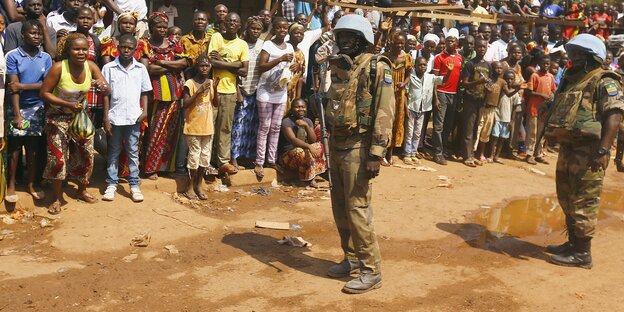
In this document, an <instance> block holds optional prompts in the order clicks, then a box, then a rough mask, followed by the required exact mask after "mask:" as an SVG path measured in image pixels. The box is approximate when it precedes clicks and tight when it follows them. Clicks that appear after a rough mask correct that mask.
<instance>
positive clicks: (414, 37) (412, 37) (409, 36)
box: [406, 34, 416, 40]
mask: <svg viewBox="0 0 624 312" xmlns="http://www.w3.org/2000/svg"><path fill="white" fill-rule="evenodd" d="M406 39H407V40H416V36H414V35H409V34H408V35H407V38H406Z"/></svg>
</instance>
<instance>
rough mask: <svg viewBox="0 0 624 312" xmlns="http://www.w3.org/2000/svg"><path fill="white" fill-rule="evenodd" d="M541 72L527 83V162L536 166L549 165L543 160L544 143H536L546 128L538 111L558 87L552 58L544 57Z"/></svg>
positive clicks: (539, 62) (540, 62) (540, 66)
mask: <svg viewBox="0 0 624 312" xmlns="http://www.w3.org/2000/svg"><path fill="white" fill-rule="evenodd" d="M538 65H539V70H538V71H537V72H535V73H533V74H532V75H531V77H530V78H529V81H528V82H527V93H528V94H529V98H528V101H527V157H526V162H528V163H529V164H532V165H535V164H537V163H538V162H540V163H544V164H547V163H548V162H547V161H546V160H545V159H544V158H543V155H542V145H543V143H544V142H536V140H537V136H538V134H539V133H540V131H541V128H542V127H543V126H544V125H543V121H541V120H539V119H538V114H537V112H538V110H539V107H540V105H542V103H544V102H545V101H548V100H550V99H552V98H553V96H554V94H555V91H557V87H556V86H555V77H553V75H552V74H551V73H550V58H549V57H548V56H543V57H542V58H541V59H540V60H539V61H538Z"/></svg>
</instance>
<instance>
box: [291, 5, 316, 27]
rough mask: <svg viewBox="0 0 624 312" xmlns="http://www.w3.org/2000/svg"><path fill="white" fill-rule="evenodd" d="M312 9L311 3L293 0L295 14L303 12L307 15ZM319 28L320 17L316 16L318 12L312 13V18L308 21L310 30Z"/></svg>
mask: <svg viewBox="0 0 624 312" xmlns="http://www.w3.org/2000/svg"><path fill="white" fill-rule="evenodd" d="M313 10H314V6H313V5H312V4H311V3H307V2H303V1H295V14H301V13H303V14H305V15H306V16H309V15H310V13H312V11H313ZM304 26H305V25H304ZM319 28H321V18H320V17H319V16H318V14H316V13H314V15H313V16H312V20H311V21H310V30H315V29H319Z"/></svg>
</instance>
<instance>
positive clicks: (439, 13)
mask: <svg viewBox="0 0 624 312" xmlns="http://www.w3.org/2000/svg"><path fill="white" fill-rule="evenodd" d="M265 1H266V5H267V6H269V5H270V2H271V0H265ZM303 1H304V2H309V3H315V2H316V0H303ZM327 4H328V5H331V6H340V7H342V8H343V9H351V10H355V9H363V10H376V11H380V12H384V13H396V16H414V17H421V18H435V19H441V20H451V21H461V22H477V23H487V24H499V23H502V22H503V21H509V22H512V23H527V24H556V25H561V26H575V27H583V26H585V23H584V22H583V21H581V20H569V19H562V18H544V17H537V16H519V15H508V14H493V15H481V14H475V13H472V11H470V10H467V9H466V8H464V7H463V6H460V5H451V4H433V3H423V2H419V1H415V0H394V1H392V6H391V7H389V8H382V7H376V6H370V5H359V4H356V3H355V0H347V1H345V0H342V1H333V0H330V1H327Z"/></svg>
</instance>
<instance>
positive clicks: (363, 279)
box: [342, 272, 381, 294]
mask: <svg viewBox="0 0 624 312" xmlns="http://www.w3.org/2000/svg"><path fill="white" fill-rule="evenodd" d="M379 287H381V273H376V274H375V273H373V272H360V276H358V277H357V278H356V279H353V280H350V281H348V282H347V283H346V284H345V286H344V287H343V288H342V291H344V292H345V293H347V294H363V293H365V292H368V291H371V290H373V289H377V288H379Z"/></svg>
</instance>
